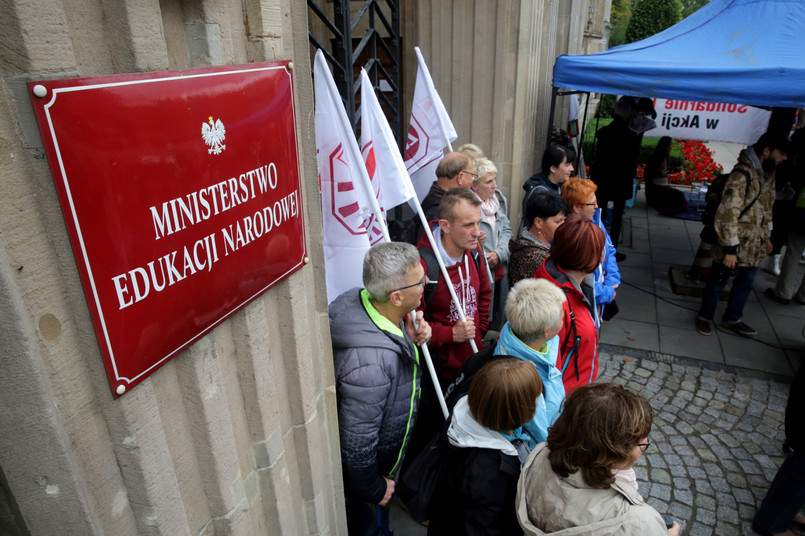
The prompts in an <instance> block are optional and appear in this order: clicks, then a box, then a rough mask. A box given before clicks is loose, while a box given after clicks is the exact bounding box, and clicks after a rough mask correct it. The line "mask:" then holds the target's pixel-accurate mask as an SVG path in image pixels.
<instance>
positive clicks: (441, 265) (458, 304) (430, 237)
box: [413, 198, 480, 353]
mask: <svg viewBox="0 0 805 536" xmlns="http://www.w3.org/2000/svg"><path fill="white" fill-rule="evenodd" d="M413 200H414V204H415V205H416V211H417V214H419V221H421V222H422V227H423V228H424V229H425V236H427V237H428V242H430V247H431V249H433V252H434V253H435V255H434V257H436V262H438V263H439V270H440V271H441V272H442V277H444V280H445V286H446V287H447V290H448V292H450V299H452V300H453V303H454V304H455V305H456V310H457V311H458V316H459V318H460V319H461V321H462V322H464V321H466V320H467V315H465V314H464V308H463V307H462V306H461V302H460V301H459V300H458V296H457V295H456V289H454V288H453V285H451V284H448V283H447V281H451V279H450V276H449V275H447V268H446V267H445V265H444V261H442V256H441V255H440V254H439V247H438V246H437V245H436V240H435V239H434V238H433V232H431V230H430V222H428V218H427V217H426V216H425V212H424V211H423V210H422V205H421V204H420V203H419V199H417V198H414V199H413ZM478 275H480V274H478ZM469 343H470V347H471V348H472V352H473V353H477V352H478V345H476V344H475V339H470V340H469Z"/></svg>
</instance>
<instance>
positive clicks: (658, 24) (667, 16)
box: [626, 0, 682, 43]
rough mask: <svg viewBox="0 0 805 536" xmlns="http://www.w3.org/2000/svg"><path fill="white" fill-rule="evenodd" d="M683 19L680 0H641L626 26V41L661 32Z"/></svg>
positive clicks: (637, 39) (630, 41)
mask: <svg viewBox="0 0 805 536" xmlns="http://www.w3.org/2000/svg"><path fill="white" fill-rule="evenodd" d="M680 20H682V2H681V1H680V0H640V2H639V3H638V4H637V6H636V7H635V8H634V11H633V12H632V18H631V19H629V25H628V26H627V27H626V42H627V43H633V42H634V41H640V40H641V39H645V38H646V37H651V36H652V35H654V34H656V33H659V32H661V31H663V30H665V29H666V28H668V27H670V26H673V25H674V24H676V23H677V22H679V21H680Z"/></svg>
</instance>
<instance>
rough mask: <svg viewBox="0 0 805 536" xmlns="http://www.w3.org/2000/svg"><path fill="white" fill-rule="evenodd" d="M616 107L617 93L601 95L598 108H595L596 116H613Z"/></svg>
mask: <svg viewBox="0 0 805 536" xmlns="http://www.w3.org/2000/svg"><path fill="white" fill-rule="evenodd" d="M614 108H615V95H601V99H600V100H599V101H598V108H596V109H595V117H612V111H613V109H614Z"/></svg>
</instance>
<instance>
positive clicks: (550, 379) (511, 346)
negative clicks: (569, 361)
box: [497, 322, 565, 449]
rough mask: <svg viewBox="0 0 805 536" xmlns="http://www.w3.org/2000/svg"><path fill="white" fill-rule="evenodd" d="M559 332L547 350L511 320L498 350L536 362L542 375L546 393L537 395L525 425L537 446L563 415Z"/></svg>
mask: <svg viewBox="0 0 805 536" xmlns="http://www.w3.org/2000/svg"><path fill="white" fill-rule="evenodd" d="M559 344H560V343H559V336H555V337H553V338H552V339H551V340H549V341H548V342H547V343H545V346H544V350H543V352H544V353H540V352H537V351H536V350H534V349H533V348H531V347H529V346H528V345H526V344H525V343H524V342H523V341H521V340H520V339H518V338H517V336H516V335H515V334H514V333H513V332H512V330H511V326H510V325H509V323H508V322H506V324H504V325H503V329H502V330H501V331H500V338H499V339H498V346H497V348H498V350H497V351H498V353H501V354H504V355H508V356H512V357H517V358H519V359H522V360H524V361H530V362H531V363H533V364H534V366H535V367H536V369H537V372H539V376H540V379H542V393H540V395H539V398H538V399H537V408H536V410H535V412H534V417H533V418H532V419H531V420H530V421H528V422H527V423H525V424H524V425H523V430H524V431H525V432H526V434H527V438H524V439H526V441H527V442H528V444H529V446H530V447H531V448H532V449H533V448H534V447H535V446H536V445H537V443H542V442H543V441H546V440H547V439H548V428H549V427H550V426H551V425H552V424H553V423H554V422H555V421H556V419H557V418H558V417H559V413H560V411H561V409H562V402H563V401H564V399H565V385H564V382H563V381H562V371H561V370H559V369H558V368H556V359H557V356H558V354H559Z"/></svg>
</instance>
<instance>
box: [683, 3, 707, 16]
mask: <svg viewBox="0 0 805 536" xmlns="http://www.w3.org/2000/svg"><path fill="white" fill-rule="evenodd" d="M709 1H710V0H682V18H683V19H684V18H687V17H689V16H690V15H692V14H693V13H694V12H696V11H698V10H699V8H700V7H702V6H704V5H705V4H706V3H708V2H709Z"/></svg>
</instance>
